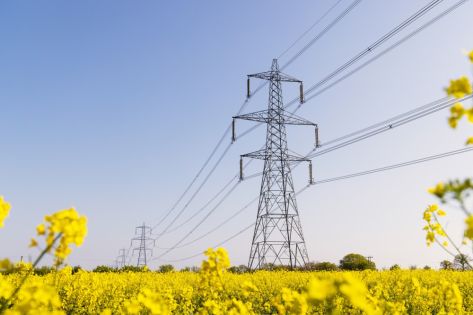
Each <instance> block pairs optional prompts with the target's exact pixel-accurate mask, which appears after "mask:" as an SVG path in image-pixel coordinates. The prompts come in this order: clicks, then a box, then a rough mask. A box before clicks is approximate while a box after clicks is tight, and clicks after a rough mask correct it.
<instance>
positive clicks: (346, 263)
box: [340, 253, 376, 270]
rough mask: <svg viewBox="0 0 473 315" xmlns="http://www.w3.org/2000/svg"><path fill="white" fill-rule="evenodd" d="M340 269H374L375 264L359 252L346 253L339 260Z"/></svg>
mask: <svg viewBox="0 0 473 315" xmlns="http://www.w3.org/2000/svg"><path fill="white" fill-rule="evenodd" d="M340 269H342V270H367V269H370V270H376V264H375V263H374V262H372V261H369V260H368V259H367V258H366V257H365V256H363V255H360V254H353V253H352V254H348V255H346V256H345V257H343V258H342V260H340Z"/></svg>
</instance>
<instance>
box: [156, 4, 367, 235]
mask: <svg viewBox="0 0 473 315" xmlns="http://www.w3.org/2000/svg"><path fill="white" fill-rule="evenodd" d="M359 2H361V0H355V1H354V2H353V3H352V4H351V5H350V6H349V7H348V8H347V9H346V10H345V11H344V12H343V13H342V14H341V15H339V16H337V17H336V19H335V20H334V21H332V22H331V23H330V24H329V25H328V26H327V27H325V28H324V30H323V31H322V32H321V33H319V34H318V35H317V36H316V37H315V38H313V39H312V40H311V41H310V43H309V44H308V45H306V46H305V47H304V48H303V49H302V50H300V51H299V52H297V53H296V55H295V56H293V57H292V58H291V60H290V61H289V62H287V63H286V64H285V65H284V67H286V66H288V65H289V64H290V63H292V62H294V60H296V59H297V58H298V57H299V56H300V55H301V54H302V53H303V52H305V51H306V50H307V49H308V48H309V47H310V46H312V45H313V44H314V43H315V42H317V40H319V39H320V38H321V37H322V36H323V35H325V34H326V33H327V32H328V31H329V30H330V29H331V28H332V27H333V26H334V25H336V24H337V23H338V22H339V21H340V20H342V19H343V18H344V17H345V16H346V15H347V14H348V13H349V12H350V11H351V10H352V9H353V8H354V7H355V6H356V5H357V4H358V3H359ZM332 9H333V7H331V8H329V10H328V11H327V12H326V13H325V14H324V15H323V16H322V18H321V19H323V17H325V16H326V15H327V14H328V13H329V12H330V11H331V10H332ZM321 19H320V20H321ZM315 24H318V22H316V23H315ZM314 26H315V25H314ZM294 44H295V43H293V44H292V45H291V46H290V47H289V48H288V49H287V50H289V49H290V48H292V46H293V45H294ZM285 52H286V51H285ZM266 84H267V83H266V82H265V83H262V84H260V85H259V86H258V87H257V88H256V90H255V91H254V92H253V93H252V95H251V96H253V95H255V94H256V93H258V92H259V91H260V90H261V89H262V88H263V87H264V86H265V85H266ZM248 101H249V98H247V99H246V100H245V101H244V102H243V104H242V105H241V106H240V109H239V110H238V112H237V115H240V114H241V112H242V111H243V110H244V108H245V107H246V105H247V104H248ZM230 129H231V125H229V126H228V127H227V129H226V130H225V132H224V134H223V135H222V137H221V138H220V140H219V141H218V142H217V145H216V146H215V147H214V149H213V150H212V152H211V154H210V155H209V156H208V158H207V159H206V161H205V162H204V164H203V165H202V167H201V168H200V169H199V171H198V172H197V174H196V176H195V177H194V179H193V180H192V181H191V182H190V183H189V185H188V186H187V187H186V189H185V190H184V192H183V193H182V194H181V196H180V197H179V198H178V200H177V201H176V202H175V203H174V205H173V206H172V207H171V209H170V210H168V212H167V213H166V215H165V216H164V217H163V218H162V219H161V220H160V221H159V222H158V223H157V224H156V225H154V226H153V227H152V229H151V230H152V231H153V230H155V229H156V228H157V227H158V226H160V225H161V224H162V223H163V222H164V221H165V220H166V219H167V218H168V217H169V215H170V214H171V213H172V212H173V211H174V210H175V209H176V207H177V205H178V204H179V203H180V202H181V201H182V200H183V198H184V196H185V195H186V194H187V193H188V192H189V190H190V189H191V187H192V186H193V185H194V184H195V182H196V181H197V179H198V178H199V177H200V175H201V174H202V172H203V170H204V169H205V168H206V167H207V165H208V164H209V162H210V161H211V159H212V158H213V156H214V155H215V153H216V152H217V150H218V148H219V147H220V146H221V144H222V143H223V140H224V139H225V137H227V136H228V134H229V132H230ZM230 146H231V143H230V144H229V145H228V146H227V148H226V149H225V150H224V153H223V154H222V155H221V157H220V158H219V159H218V160H217V162H216V164H215V165H214V167H213V169H212V170H215V169H216V168H217V166H218V165H219V164H220V162H221V161H222V159H223V157H224V156H225V155H226V153H227V152H228V150H229V148H230ZM211 173H213V171H211ZM211 173H209V175H211ZM209 177H210V176H207V178H206V179H205V180H204V182H203V183H202V184H201V185H200V186H199V188H198V189H197V193H198V192H199V191H200V189H201V188H202V187H203V186H204V185H205V183H206V182H207V180H208V178H209ZM197 193H195V194H194V195H193V196H192V197H191V199H190V201H189V202H188V203H187V204H186V206H184V208H186V207H187V205H188V204H189V203H190V202H192V200H193V199H194V197H195V196H196V195H197ZM183 211H184V210H181V211H180V212H179V213H178V215H177V216H176V217H175V218H174V219H173V221H172V222H171V223H170V224H169V225H168V227H166V228H165V229H164V232H161V233H159V235H162V234H165V233H166V232H167V230H168V229H169V226H171V225H172V224H174V222H175V221H176V220H177V218H179V217H180V215H181V214H182V212H183Z"/></svg>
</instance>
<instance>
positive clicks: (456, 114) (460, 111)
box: [445, 50, 473, 145]
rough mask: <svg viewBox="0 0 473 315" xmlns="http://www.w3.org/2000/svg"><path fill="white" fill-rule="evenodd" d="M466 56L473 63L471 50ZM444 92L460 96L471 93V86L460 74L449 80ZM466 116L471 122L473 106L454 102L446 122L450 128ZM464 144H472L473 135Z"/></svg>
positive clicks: (472, 91) (466, 78)
mask: <svg viewBox="0 0 473 315" xmlns="http://www.w3.org/2000/svg"><path fill="white" fill-rule="evenodd" d="M468 58H469V59H470V61H471V62H472V63H473V50H472V51H471V52H470V53H468ZM445 92H446V93H447V95H448V96H453V97H454V98H462V97H464V96H465V95H468V94H471V93H473V86H472V84H471V82H470V80H469V79H468V77H466V76H462V77H460V78H459V79H456V80H450V85H449V86H448V87H447V88H445ZM464 116H466V117H467V119H468V121H469V122H470V123H473V107H471V108H469V109H466V108H465V107H464V106H463V104H462V103H460V102H458V103H455V104H454V105H453V106H452V107H451V108H450V117H449V118H448V124H449V125H450V127H452V128H454V129H455V128H456V127H457V126H458V122H459V121H460V120H461V119H462V118H463V117H464ZM466 144H467V145H469V144H473V137H469V138H468V139H467V141H466Z"/></svg>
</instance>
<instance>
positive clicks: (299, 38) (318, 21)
mask: <svg viewBox="0 0 473 315" xmlns="http://www.w3.org/2000/svg"><path fill="white" fill-rule="evenodd" d="M342 1H343V0H338V1H337V2H335V4H333V5H332V6H331V7H330V8H329V9H328V10H327V11H326V12H325V13H324V14H323V15H322V16H321V17H319V18H318V19H317V21H315V22H314V23H313V24H312V25H311V26H310V27H309V28H308V29H307V30H306V31H305V32H304V33H302V34H301V35H300V36H299V37H298V38H297V39H296V40H295V41H294V42H292V44H291V45H289V47H287V48H286V49H285V50H284V51H283V52H282V53H281V54H280V55H279V56H278V59H281V57H282V56H284V55H285V54H286V53H287V52H288V51H289V50H290V49H291V48H292V47H294V46H295V45H296V44H297V43H298V42H299V41H300V40H301V39H302V38H304V36H305V35H307V33H309V32H310V31H311V30H312V29H313V28H314V27H316V26H317V25H318V24H319V23H320V22H321V21H322V20H323V19H324V18H325V17H326V16H327V15H328V14H329V13H330V12H331V11H332V10H333V9H335V7H336V6H338V5H339V4H340V3H341V2H342Z"/></svg>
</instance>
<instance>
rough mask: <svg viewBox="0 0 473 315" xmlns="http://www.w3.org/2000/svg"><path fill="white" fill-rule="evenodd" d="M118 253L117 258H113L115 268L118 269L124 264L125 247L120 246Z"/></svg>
mask: <svg viewBox="0 0 473 315" xmlns="http://www.w3.org/2000/svg"><path fill="white" fill-rule="evenodd" d="M118 253H119V254H118V256H117V259H115V268H117V269H120V268H123V267H125V265H126V248H121V249H120V251H119V252H118Z"/></svg>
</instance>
